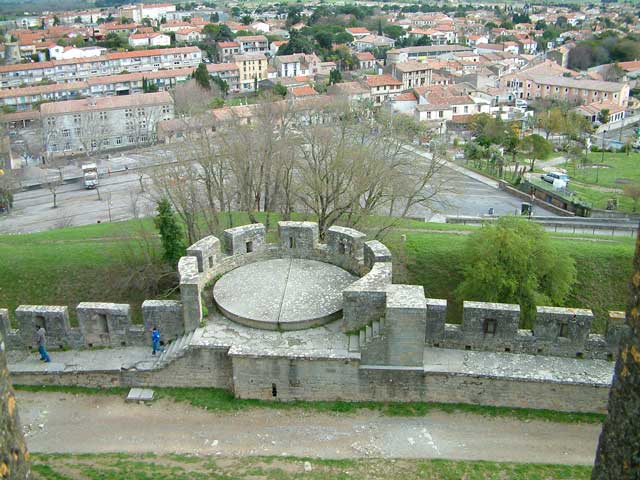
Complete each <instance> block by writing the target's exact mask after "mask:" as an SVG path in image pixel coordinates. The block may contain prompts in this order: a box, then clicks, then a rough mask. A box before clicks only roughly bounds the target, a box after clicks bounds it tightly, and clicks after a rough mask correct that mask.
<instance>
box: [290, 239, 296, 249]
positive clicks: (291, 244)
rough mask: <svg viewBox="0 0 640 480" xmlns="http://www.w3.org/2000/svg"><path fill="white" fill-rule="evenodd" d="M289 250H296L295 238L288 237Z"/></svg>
mask: <svg viewBox="0 0 640 480" xmlns="http://www.w3.org/2000/svg"><path fill="white" fill-rule="evenodd" d="M289 248H296V237H294V236H291V237H289Z"/></svg>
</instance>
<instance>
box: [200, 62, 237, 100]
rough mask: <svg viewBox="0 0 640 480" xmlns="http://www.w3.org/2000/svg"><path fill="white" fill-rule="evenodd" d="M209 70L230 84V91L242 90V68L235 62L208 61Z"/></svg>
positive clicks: (213, 75) (214, 75) (211, 73)
mask: <svg viewBox="0 0 640 480" xmlns="http://www.w3.org/2000/svg"><path fill="white" fill-rule="evenodd" d="M207 71H208V72H209V75H211V76H212V77H220V78H221V79H222V80H224V81H225V82H227V85H229V91H230V92H232V93H237V92H239V91H240V68H239V67H238V65H237V64H235V63H208V64H207Z"/></svg>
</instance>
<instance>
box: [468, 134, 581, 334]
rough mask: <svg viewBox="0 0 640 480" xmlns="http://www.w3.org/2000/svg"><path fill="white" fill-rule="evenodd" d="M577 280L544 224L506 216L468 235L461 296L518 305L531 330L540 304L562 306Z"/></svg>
mask: <svg viewBox="0 0 640 480" xmlns="http://www.w3.org/2000/svg"><path fill="white" fill-rule="evenodd" d="M543 140H544V139H543ZM575 280H576V268H575V262H574V261H573V259H572V258H571V257H569V256H567V255H566V254H564V253H561V252H560V251H559V250H558V249H557V248H556V247H555V246H554V245H553V244H552V243H551V240H550V239H549V237H548V235H547V233H546V232H545V231H544V230H543V229H542V227H541V226H540V225H538V224H537V223H534V222H530V221H528V220H525V219H522V218H519V217H512V216H507V217H501V218H500V219H499V220H498V221H497V222H496V223H494V224H488V225H485V226H484V227H483V228H482V229H480V230H479V231H477V232H475V233H473V234H472V235H470V236H469V239H468V240H467V244H466V259H465V269H464V281H463V282H462V283H461V284H460V285H459V287H458V289H457V290H456V295H457V296H458V298H460V299H462V300H479V301H483V302H503V303H517V304H518V305H520V312H521V319H522V320H523V325H522V326H523V327H530V326H531V325H532V322H533V319H534V318H535V309H536V306H537V305H554V304H555V305H557V304H561V303H562V302H563V301H564V300H565V299H566V297H567V295H568V293H569V290H570V288H571V286H572V285H573V284H574V282H575Z"/></svg>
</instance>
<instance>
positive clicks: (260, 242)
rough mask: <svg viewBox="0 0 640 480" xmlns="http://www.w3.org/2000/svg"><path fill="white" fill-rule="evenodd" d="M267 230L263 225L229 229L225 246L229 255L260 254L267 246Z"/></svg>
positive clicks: (225, 232) (255, 224) (254, 224)
mask: <svg viewBox="0 0 640 480" xmlns="http://www.w3.org/2000/svg"><path fill="white" fill-rule="evenodd" d="M266 238H267V230H266V229H265V226H264V225H262V224H261V223H252V224H250V225H242V226H241V227H235V228H228V229H227V230H225V231H224V245H225V252H226V253H227V255H237V254H240V253H251V252H259V251H260V250H262V249H263V248H265V245H266Z"/></svg>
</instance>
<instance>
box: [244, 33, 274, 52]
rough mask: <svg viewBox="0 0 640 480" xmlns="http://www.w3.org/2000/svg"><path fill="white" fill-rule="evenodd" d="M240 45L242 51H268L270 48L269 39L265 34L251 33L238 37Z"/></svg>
mask: <svg viewBox="0 0 640 480" xmlns="http://www.w3.org/2000/svg"><path fill="white" fill-rule="evenodd" d="M236 42H238V44H239V45H240V53H266V52H267V50H268V49H269V40H267V37H265V36H264V35H249V36H246V37H237V38H236Z"/></svg>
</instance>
